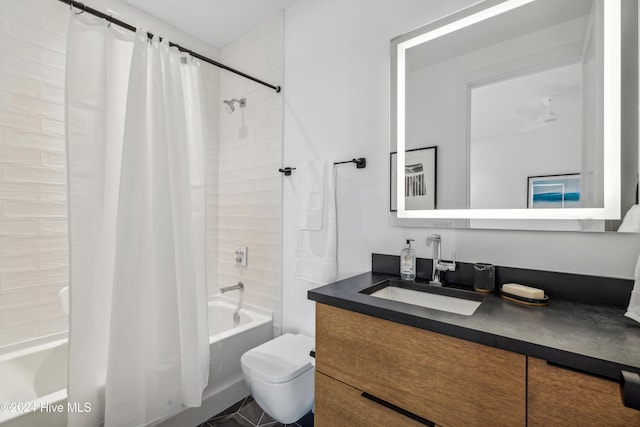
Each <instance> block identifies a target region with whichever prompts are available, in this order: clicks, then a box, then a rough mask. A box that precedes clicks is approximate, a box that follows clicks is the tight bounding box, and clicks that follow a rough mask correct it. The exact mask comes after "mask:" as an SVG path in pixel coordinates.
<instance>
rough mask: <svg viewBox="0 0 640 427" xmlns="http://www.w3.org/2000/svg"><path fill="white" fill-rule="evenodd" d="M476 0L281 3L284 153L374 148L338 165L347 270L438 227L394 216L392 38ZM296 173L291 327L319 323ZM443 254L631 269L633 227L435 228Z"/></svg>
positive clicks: (342, 270)
mask: <svg viewBox="0 0 640 427" xmlns="http://www.w3.org/2000/svg"><path fill="white" fill-rule="evenodd" d="M470 3H472V1H457V2H454V1H446V2H445V1H436V0H431V1H424V0H415V1H410V0H406V1H403V2H397V1H392V0H378V1H377V2H375V7H373V6H372V5H371V2H368V1H366V0H325V1H322V2H318V1H313V0H300V1H298V2H297V3H295V4H294V5H292V6H291V7H289V8H288V9H287V10H286V14H285V67H284V69H285V80H284V90H283V93H284V164H285V165H286V166H295V165H296V164H299V163H301V162H303V161H305V160H310V159H326V160H330V161H340V160H347V159H351V158H352V157H366V158H367V162H368V164H367V168H366V169H355V168H354V167H353V166H343V167H339V169H338V181H337V186H338V190H337V192H338V236H339V248H338V252H339V274H340V277H348V276H351V275H354V274H357V273H361V272H366V271H369V270H370V268H371V262H370V257H371V253H372V252H376V253H387V254H399V253H400V250H401V249H402V247H403V242H404V239H406V238H409V237H411V238H414V239H416V243H415V248H416V252H417V255H418V256H419V257H427V258H430V257H431V251H430V248H427V247H426V246H425V244H424V242H425V237H426V235H427V234H429V233H432V232H434V230H429V229H420V228H401V227H390V226H389V225H388V223H389V220H388V214H389V213H388V203H389V201H388V199H387V194H388V190H387V187H388V185H389V149H388V140H389V40H390V39H391V38H392V37H394V36H397V35H399V34H402V33H404V32H407V31H408V30H411V29H413V28H415V27H418V26H420V25H421V24H424V23H426V22H428V21H430V20H433V19H435V18H437V17H439V16H442V15H444V14H446V13H449V12H452V11H453V10H454V9H457V8H459V7H462V6H463V5H465V4H470ZM294 186H295V181H294V179H293V177H289V178H284V193H283V194H284V201H283V273H282V274H283V279H282V280H283V309H284V312H283V329H284V330H285V331H302V332H304V333H307V334H312V335H313V334H314V328H315V321H314V313H315V306H314V303H313V302H311V301H308V300H307V297H306V293H307V291H308V290H309V289H311V288H312V286H310V285H309V284H307V283H305V282H303V281H300V280H297V279H295V277H294V274H293V271H294V259H295V230H294V223H295V218H296V214H295V193H294ZM437 232H438V233H440V234H441V235H442V238H443V245H442V250H443V255H444V256H448V255H449V254H450V253H451V251H453V250H455V251H456V252H457V255H458V259H459V260H461V261H466V262H491V263H495V264H499V265H507V266H515V267H524V268H536V269H544V270H553V271H564V272H572V273H581V274H590V275H602V276H612V277H622V278H631V277H632V276H633V270H634V266H635V262H636V259H637V255H638V251H639V250H640V238H639V237H638V236H637V235H633V234H628V235H616V234H614V233H611V234H609V233H593V234H590V233H572V232H526V231H489V230H438V231H437Z"/></svg>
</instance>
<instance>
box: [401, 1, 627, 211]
mask: <svg viewBox="0 0 640 427" xmlns="http://www.w3.org/2000/svg"><path fill="white" fill-rule="evenodd" d="M532 1H535V0H506V1H499V2H496V1H490V0H489V1H486V2H483V3H484V4H488V5H489V7H486V6H483V5H482V4H483V3H480V4H475V5H472V6H470V7H468V8H466V9H464V10H462V11H461V12H459V13H455V14H453V15H450V16H448V17H445V18H443V19H442V20H440V21H437V22H435V23H432V24H427V26H425V27H428V28H432V29H430V30H429V31H426V32H421V31H423V29H418V30H415V31H413V32H411V33H408V34H406V35H404V36H401V37H399V38H398V39H396V40H394V41H392V43H394V44H395V53H396V55H395V59H396V60H395V64H394V63H392V67H393V66H394V65H395V70H392V78H393V77H394V74H395V77H396V87H395V91H396V98H395V100H392V102H393V101H395V109H396V129H395V136H396V146H397V148H396V151H397V162H398V168H397V173H398V179H397V180H396V181H397V193H396V194H397V215H398V218H446V219H457V218H465V219H471V218H474V219H475V218H482V219H620V189H621V178H620V153H621V151H620V150H621V141H620V139H621V125H620V115H621V108H620V102H621V76H620V73H621V35H620V34H621V29H620V19H621V0H603V4H604V5H603V6H604V17H603V19H604V57H603V61H604V66H603V80H604V81H603V87H604V99H603V103H604V105H603V114H604V117H603V121H604V135H603V138H604V192H605V194H604V207H603V208H567V209H433V210H407V209H405V203H404V202H405V198H404V197H403V195H404V192H405V181H404V179H403V175H402V174H403V173H404V168H405V164H406V163H405V150H406V146H405V105H406V104H405V103H406V99H405V93H406V92H405V90H406V80H405V75H406V74H405V56H406V55H405V53H406V50H407V49H410V48H412V47H414V46H417V45H419V44H422V43H425V42H428V41H430V40H434V39H436V38H438V37H442V36H444V35H446V34H449V33H452V32H454V31H456V30H459V29H462V28H465V27H468V26H470V25H473V24H475V23H478V22H480V21H483V20H485V19H489V18H491V17H494V16H497V15H500V14H502V13H505V12H508V11H509V10H512V9H514V8H517V7H520V6H524V5H526V4H528V3H531V2H532ZM496 3H497V4H496ZM478 5H480V8H478V7H477V6H478ZM478 9H480V10H478ZM458 16H460V18H459V19H454V20H452V18H455V17H458ZM440 23H443V25H439V24H440ZM434 24H435V25H434ZM416 32H418V35H416V36H412V35H413V34H415V33H416ZM392 49H393V47H392ZM392 89H393V88H392ZM393 107H394V106H393V105H392V108H393ZM392 133H393V125H392Z"/></svg>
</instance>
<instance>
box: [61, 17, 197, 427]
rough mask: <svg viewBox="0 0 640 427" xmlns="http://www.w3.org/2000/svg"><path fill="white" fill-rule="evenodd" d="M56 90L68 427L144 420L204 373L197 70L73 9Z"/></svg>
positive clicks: (178, 402) (193, 394) (182, 399)
mask: <svg viewBox="0 0 640 427" xmlns="http://www.w3.org/2000/svg"><path fill="white" fill-rule="evenodd" d="M66 87H67V89H66V90H67V150H68V154H67V155H68V187H69V189H68V191H69V231H70V255H71V256H70V264H71V272H70V276H71V277H70V290H71V292H70V293H71V312H70V331H69V384H68V393H69V401H70V402H72V403H79V404H80V405H83V404H85V403H89V404H91V409H92V410H91V412H85V413H73V412H71V413H70V414H69V426H98V425H100V423H102V422H105V425H106V426H107V427H109V426H127V427H131V426H142V425H147V424H149V423H150V422H153V421H157V420H159V419H162V418H164V417H166V416H169V415H171V414H174V413H176V412H178V411H179V410H181V409H182V408H183V407H184V406H199V405H200V404H201V396H202V391H203V389H204V387H205V386H206V385H207V381H208V375H209V346H208V326H207V301H206V284H205V195H204V179H205V177H204V162H203V157H204V155H203V152H204V150H203V132H202V109H201V107H202V105H201V96H200V82H199V74H198V65H197V63H196V62H194V61H193V60H192V59H191V58H189V57H187V56H185V55H183V54H181V53H179V52H178V51H177V50H176V49H175V48H170V47H169V45H168V44H167V43H166V42H162V43H160V42H158V41H157V40H154V41H153V42H149V41H148V39H147V35H146V33H145V32H143V31H140V30H139V31H138V32H137V33H136V34H135V36H134V35H133V34H124V33H122V32H120V31H119V30H118V29H115V28H110V27H107V25H106V24H105V23H104V21H100V20H97V19H94V18H92V17H85V16H82V15H79V16H77V17H73V18H72V20H71V23H70V26H69V33H68V46H67V86H66Z"/></svg>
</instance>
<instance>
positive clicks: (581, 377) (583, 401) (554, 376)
mask: <svg viewBox="0 0 640 427" xmlns="http://www.w3.org/2000/svg"><path fill="white" fill-rule="evenodd" d="M528 362H529V364H528V385H529V388H528V395H527V400H528V416H527V418H528V425H529V426H534V427H535V426H544V427H549V426H563V427H564V426H580V427H586V426H611V427H613V426H620V427H623V426H624V427H628V426H640V411H638V410H636V409H631V408H627V407H625V406H624V405H623V404H622V399H621V397H620V385H619V384H618V383H617V382H615V381H611V380H607V379H604V378H599V377H595V376H591V375H588V374H585V373H581V372H575V371H573V370H569V369H566V368H562V367H558V366H554V365H549V364H547V362H546V361H544V360H540V359H535V358H533V357H529V361H528Z"/></svg>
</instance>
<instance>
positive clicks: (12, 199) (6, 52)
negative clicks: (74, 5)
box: [0, 0, 69, 346]
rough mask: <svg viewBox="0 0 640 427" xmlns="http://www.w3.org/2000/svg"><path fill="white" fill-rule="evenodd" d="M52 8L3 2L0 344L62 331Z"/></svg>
mask: <svg viewBox="0 0 640 427" xmlns="http://www.w3.org/2000/svg"><path fill="white" fill-rule="evenodd" d="M52 3H53V2H45V1H35V0H33V1H19V0H7V1H4V2H3V4H2V16H1V17H0V64H1V65H0V346H3V345H6V344H10V343H14V342H19V341H24V340H28V339H32V338H37V337H39V336H44V335H49V334H52V333H56V332H61V331H64V330H66V329H67V319H66V316H65V315H64V313H63V312H62V310H61V308H60V305H59V304H58V299H57V295H58V291H59V290H60V289H61V288H62V287H63V286H66V285H67V282H68V273H67V265H68V256H67V226H66V216H67V204H66V191H65V181H66V170H65V152H64V51H65V35H66V23H67V19H68V13H69V11H68V9H67V8H65V7H58V5H55V4H53V5H52Z"/></svg>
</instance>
